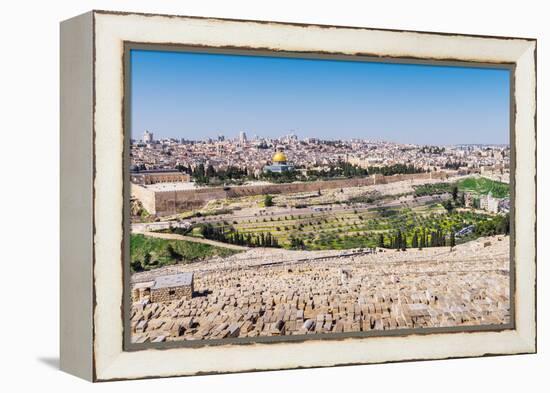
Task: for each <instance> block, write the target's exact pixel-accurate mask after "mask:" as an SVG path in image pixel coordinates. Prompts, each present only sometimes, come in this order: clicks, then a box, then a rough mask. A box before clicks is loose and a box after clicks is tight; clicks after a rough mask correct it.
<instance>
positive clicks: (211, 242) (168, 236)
mask: <svg viewBox="0 0 550 393" xmlns="http://www.w3.org/2000/svg"><path fill="white" fill-rule="evenodd" d="M141 234H143V235H145V236H149V237H156V238H158V239H169V240H185V241H187V242H193V243H202V244H209V245H211V246H215V247H220V248H229V249H231V250H239V251H245V250H248V247H243V246H237V245H235V244H228V243H222V242H217V241H215V240H209V239H201V238H198V237H193V236H184V235H178V234H175V233H159V232H141Z"/></svg>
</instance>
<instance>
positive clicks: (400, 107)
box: [131, 50, 510, 145]
mask: <svg viewBox="0 0 550 393" xmlns="http://www.w3.org/2000/svg"><path fill="white" fill-rule="evenodd" d="M131 105H132V107H131V122H132V138H134V139H140V138H141V136H142V134H143V132H144V131H145V130H149V131H151V132H153V133H154V135H155V138H185V139H189V140H203V139H205V138H213V139H215V138H216V137H217V136H218V134H222V135H224V136H225V137H226V138H234V137H236V136H238V134H239V132H240V131H244V132H246V134H247V136H248V138H252V137H253V135H257V136H259V137H265V138H278V137H281V136H283V135H286V134H289V133H291V132H294V133H295V134H296V135H298V137H299V138H300V139H303V138H307V137H313V138H319V139H326V140H335V139H340V140H346V139H352V138H359V139H369V140H384V141H392V142H396V143H404V144H408V143H410V144H431V145H452V144H508V143H509V127H510V123H509V117H510V73H509V71H508V70H504V69H493V68H472V67H458V66H452V67H451V66H432V65H416V64H415V65H412V64H390V63H373V62H357V61H341V60H309V59H296V58H281V57H265V56H243V55H222V54H206V53H188V52H169V51H151V50H132V51H131Z"/></svg>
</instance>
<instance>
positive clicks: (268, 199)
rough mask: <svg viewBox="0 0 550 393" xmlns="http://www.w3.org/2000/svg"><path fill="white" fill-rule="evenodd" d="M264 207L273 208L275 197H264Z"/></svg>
mask: <svg viewBox="0 0 550 393" xmlns="http://www.w3.org/2000/svg"><path fill="white" fill-rule="evenodd" d="M264 205H265V207H270V206H273V197H272V196H271V195H269V194H268V195H266V196H265V197H264Z"/></svg>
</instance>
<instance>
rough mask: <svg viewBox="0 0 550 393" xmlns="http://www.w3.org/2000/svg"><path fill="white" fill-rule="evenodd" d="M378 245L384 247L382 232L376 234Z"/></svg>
mask: <svg viewBox="0 0 550 393" xmlns="http://www.w3.org/2000/svg"><path fill="white" fill-rule="evenodd" d="M378 247H380V248H384V234H383V233H381V234H380V235H378Z"/></svg>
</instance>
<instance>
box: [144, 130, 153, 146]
mask: <svg viewBox="0 0 550 393" xmlns="http://www.w3.org/2000/svg"><path fill="white" fill-rule="evenodd" d="M153 140H154V139H153V133H152V132H149V131H147V130H146V131H145V132H144V133H143V138H142V141H143V143H153Z"/></svg>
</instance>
